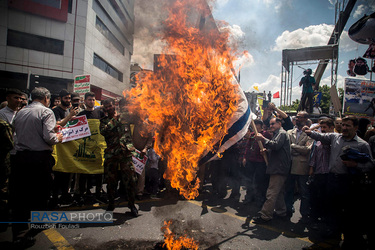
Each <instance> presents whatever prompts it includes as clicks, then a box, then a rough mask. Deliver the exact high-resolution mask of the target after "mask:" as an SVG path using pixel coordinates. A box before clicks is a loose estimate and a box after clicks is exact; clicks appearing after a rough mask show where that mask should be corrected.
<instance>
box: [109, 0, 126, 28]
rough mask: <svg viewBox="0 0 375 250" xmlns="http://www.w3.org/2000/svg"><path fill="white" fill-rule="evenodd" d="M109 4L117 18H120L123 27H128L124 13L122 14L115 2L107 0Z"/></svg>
mask: <svg viewBox="0 0 375 250" xmlns="http://www.w3.org/2000/svg"><path fill="white" fill-rule="evenodd" d="M109 3H110V4H111V6H112V8H113V9H114V10H115V12H116V14H117V16H118V17H119V18H120V20H121V22H122V23H123V24H124V25H125V27H128V22H127V20H126V17H125V15H124V13H123V12H122V10H121V8H120V6H118V4H117V3H116V1H115V0H109Z"/></svg>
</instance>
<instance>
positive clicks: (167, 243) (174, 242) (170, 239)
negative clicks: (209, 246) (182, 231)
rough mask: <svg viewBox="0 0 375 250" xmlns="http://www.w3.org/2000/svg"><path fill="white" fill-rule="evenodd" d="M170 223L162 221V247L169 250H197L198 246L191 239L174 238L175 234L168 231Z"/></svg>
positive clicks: (184, 237) (183, 237)
mask: <svg viewBox="0 0 375 250" xmlns="http://www.w3.org/2000/svg"><path fill="white" fill-rule="evenodd" d="M171 224H172V221H168V222H167V221H164V226H163V227H162V230H164V245H163V247H166V248H167V249H169V250H178V249H182V248H184V249H198V247H199V244H198V243H197V242H196V241H195V240H194V239H192V238H188V237H186V236H180V237H178V238H177V237H176V236H175V234H174V233H173V232H172V231H171V230H170V228H169V227H170V226H171Z"/></svg>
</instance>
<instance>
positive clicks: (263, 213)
mask: <svg viewBox="0 0 375 250" xmlns="http://www.w3.org/2000/svg"><path fill="white" fill-rule="evenodd" d="M270 130H271V131H272V132H273V137H272V139H267V138H265V137H264V136H263V135H262V134H260V133H258V134H257V135H256V136H255V139H256V140H259V141H262V142H263V143H264V146H265V148H266V150H267V153H268V159H269V163H268V166H267V170H266V173H267V174H269V175H270V182H269V185H268V189H267V195H266V201H265V202H264V204H263V207H262V209H261V210H260V211H259V213H260V216H259V217H255V218H253V220H254V223H257V224H261V223H266V222H268V221H270V220H271V219H272V218H273V214H274V211H275V214H276V215H277V216H280V217H285V216H286V205H285V200H284V190H285V182H286V179H287V177H288V174H289V170H290V165H291V153H290V140H289V136H288V134H287V132H286V131H285V130H284V129H283V128H282V121H281V119H279V118H272V119H271V120H270Z"/></svg>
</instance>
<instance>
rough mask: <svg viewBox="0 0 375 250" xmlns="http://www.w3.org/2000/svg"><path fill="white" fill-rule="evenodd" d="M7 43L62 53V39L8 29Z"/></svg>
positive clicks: (24, 47)
mask: <svg viewBox="0 0 375 250" xmlns="http://www.w3.org/2000/svg"><path fill="white" fill-rule="evenodd" d="M7 45H8V46H13V47H19V48H23V49H31V50H37V51H42V52H48V53H52V54H57V55H64V41H62V40H58V39H54V38H49V37H44V36H38V35H33V34H29V33H24V32H20V31H16V30H10V29H8V36H7Z"/></svg>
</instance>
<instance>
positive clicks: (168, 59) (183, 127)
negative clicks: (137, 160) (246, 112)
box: [126, 0, 239, 199]
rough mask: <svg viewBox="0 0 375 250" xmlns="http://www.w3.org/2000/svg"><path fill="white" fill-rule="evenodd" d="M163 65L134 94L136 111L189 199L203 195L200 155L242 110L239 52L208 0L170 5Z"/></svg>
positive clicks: (175, 184)
mask: <svg viewBox="0 0 375 250" xmlns="http://www.w3.org/2000/svg"><path fill="white" fill-rule="evenodd" d="M168 8H169V9H168V11H169V17H168V18H167V19H166V20H165V22H164V24H165V30H164V33H163V34H162V38H163V39H164V40H165V41H166V44H167V46H166V48H165V49H164V52H163V54H161V55H160V57H159V60H158V61H157V62H158V63H157V70H156V69H155V72H154V73H149V74H145V76H144V77H143V78H142V79H140V81H139V84H138V85H137V86H136V87H135V88H133V89H132V90H131V91H130V92H129V93H126V95H128V96H129V97H131V98H133V102H132V104H131V107H130V110H131V111H133V112H136V113H138V114H139V116H140V117H141V119H143V120H144V121H147V125H148V128H149V129H150V130H151V131H152V132H153V133H155V151H156V152H157V153H158V154H159V155H160V156H161V157H162V158H163V159H165V160H166V161H167V170H166V172H165V174H164V178H166V179H168V180H170V182H171V186H172V187H173V188H176V189H178V190H179V191H180V194H182V195H183V196H184V197H185V198H186V199H194V198H195V197H197V196H198V194H199V193H198V188H199V182H200V181H199V179H198V178H196V174H197V171H198V161H199V159H200V158H201V157H202V156H203V155H205V154H206V153H208V152H209V151H210V150H214V152H215V150H217V149H218V148H214V145H215V144H216V143H218V142H221V141H222V139H223V138H224V136H225V135H226V133H227V132H226V131H227V130H228V123H229V121H230V119H231V117H232V116H233V113H234V112H235V111H236V109H237V103H238V100H239V95H238V89H237V88H238V87H237V85H236V84H233V73H232V68H233V66H232V62H233V61H234V60H235V56H234V55H233V51H231V49H230V48H229V46H228V34H227V33H219V31H218V29H217V27H216V24H215V21H214V20H213V18H212V15H211V13H210V10H209V7H208V5H207V3H206V2H205V1H204V0H189V1H185V0H176V1H175V3H174V4H172V5H170V6H168Z"/></svg>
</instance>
